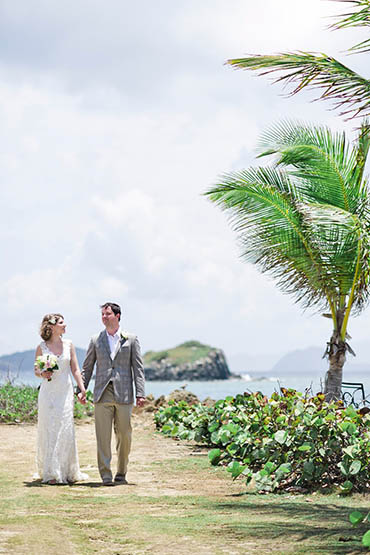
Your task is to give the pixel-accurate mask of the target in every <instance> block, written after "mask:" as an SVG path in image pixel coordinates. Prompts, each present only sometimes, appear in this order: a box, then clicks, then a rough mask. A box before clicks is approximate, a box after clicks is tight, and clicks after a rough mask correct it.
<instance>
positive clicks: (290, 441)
mask: <svg viewBox="0 0 370 555" xmlns="http://www.w3.org/2000/svg"><path fill="white" fill-rule="evenodd" d="M369 413H370V411H369V409H367V408H364V409H361V410H360V411H356V410H355V409H354V408H353V407H352V406H349V407H347V408H344V407H343V404H342V402H341V401H339V402H332V403H327V402H326V401H325V396H324V395H323V394H318V395H316V396H314V397H310V396H308V395H303V394H302V393H298V392H296V391H294V390H289V389H282V394H281V395H279V394H278V393H274V394H273V395H272V396H271V398H270V399H268V398H267V397H265V396H264V395H263V394H262V393H259V392H257V393H250V394H249V393H245V394H244V395H237V396H236V397H227V398H226V399H225V400H220V401H217V402H216V403H215V405H214V406H211V407H210V406H205V405H202V404H200V403H198V404H195V405H189V404H187V403H185V402H183V401H182V402H180V403H177V404H175V403H171V404H170V405H169V406H168V407H162V408H160V409H159V410H158V412H156V414H155V422H156V426H157V428H158V429H159V430H160V431H161V432H163V433H164V434H167V435H169V436H171V437H173V438H179V439H181V440H194V441H196V442H197V443H198V444H204V445H205V446H207V447H208V448H211V450H210V451H209V459H210V462H211V463H212V464H213V465H222V466H224V467H226V468H227V470H228V472H230V474H231V476H232V477H233V478H238V477H243V478H244V479H245V480H246V483H247V484H249V483H250V482H251V481H253V483H254V485H255V487H256V489H257V491H260V492H278V491H285V492H287V491H293V492H308V491H313V490H321V491H330V490H333V489H334V490H336V491H337V492H339V493H341V494H348V493H350V492H354V491H359V492H361V491H368V490H369V487H370V481H369V473H368V469H369V464H370V441H369V440H370V414H369Z"/></svg>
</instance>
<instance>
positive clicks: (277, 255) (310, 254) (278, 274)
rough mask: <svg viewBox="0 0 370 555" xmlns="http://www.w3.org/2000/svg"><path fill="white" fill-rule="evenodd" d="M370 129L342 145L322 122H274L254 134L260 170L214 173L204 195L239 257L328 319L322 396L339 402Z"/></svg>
mask: <svg viewBox="0 0 370 555" xmlns="http://www.w3.org/2000/svg"><path fill="white" fill-rule="evenodd" d="M369 148H370V126H369V124H368V123H367V122H363V124H362V127H361V129H360V130H359V133H358V136H357V138H356V141H355V142H354V144H353V145H352V146H351V145H350V144H349V143H348V140H347V138H346V136H345V134H344V133H333V132H331V131H330V130H329V129H328V128H326V127H315V126H309V125H300V124H294V123H289V122H284V123H282V124H279V125H277V126H275V127H273V128H272V129H270V130H269V131H267V132H266V133H265V134H264V136H263V137H262V140H261V144H260V157H262V156H274V163H273V164H272V165H270V166H261V167H257V168H253V167H252V168H249V169H246V170H243V171H238V172H233V173H229V174H226V175H224V176H223V178H222V179H221V181H220V183H218V184H217V185H215V186H214V187H212V188H211V189H210V190H209V191H207V192H206V193H205V194H206V195H207V196H208V197H209V198H210V200H211V201H212V202H214V203H216V204H218V205H219V206H220V207H221V208H222V209H224V210H226V211H227V213H228V214H229V216H230V218H231V223H232V225H233V227H234V229H235V230H236V231H237V232H238V234H239V238H240V240H241V245H242V254H243V257H244V259H245V260H246V261H247V262H252V263H253V264H256V266H257V267H258V268H259V270H260V271H261V272H263V273H267V274H269V275H271V276H273V277H274V278H275V279H276V280H277V286H278V287H279V288H280V289H281V290H282V291H283V292H285V293H289V294H291V295H293V297H294V299H295V302H298V303H300V304H301V305H302V306H303V307H304V308H308V307H312V308H315V309H316V310H320V311H322V310H324V311H325V314H324V316H326V317H329V318H331V319H332V323H333V333H332V335H331V338H330V341H329V342H328V344H327V351H326V354H327V356H328V359H329V369H328V372H327V375H326V384H325V393H326V396H327V399H328V400H332V399H339V398H340V393H341V383H342V369H343V365H344V362H345V359H346V353H347V351H350V352H352V350H351V348H350V346H349V344H348V342H347V338H348V334H347V328H348V320H349V316H350V314H359V313H360V312H361V311H362V310H363V308H364V307H365V306H366V304H367V301H368V299H369V294H370V258H369V254H370V236H369V232H370V195H369V187H368V180H367V178H366V177H365V176H364V167H365V163H366V158H367V155H368V152H369Z"/></svg>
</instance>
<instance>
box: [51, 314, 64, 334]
mask: <svg viewBox="0 0 370 555" xmlns="http://www.w3.org/2000/svg"><path fill="white" fill-rule="evenodd" d="M66 327H67V326H66V324H65V323H64V320H63V318H59V319H58V320H57V323H56V324H55V326H54V328H53V335H63V333H65V331H66Z"/></svg>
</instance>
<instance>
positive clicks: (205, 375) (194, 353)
mask: <svg viewBox="0 0 370 555" xmlns="http://www.w3.org/2000/svg"><path fill="white" fill-rule="evenodd" d="M144 367H145V378H146V379H147V380H150V381H154V380H158V381H165V380H180V381H181V380H188V381H195V380H200V381H201V380H204V381H206V380H228V379H230V378H233V377H235V376H233V375H232V374H231V372H230V370H229V367H228V365H227V362H226V358H225V355H224V353H223V351H222V350H221V349H215V348H214V347H210V346H209V345H203V344H202V343H200V342H199V341H186V342H185V343H182V344H181V345H178V346H177V347H174V348H173V349H168V350H166V351H148V352H147V353H145V354H144Z"/></svg>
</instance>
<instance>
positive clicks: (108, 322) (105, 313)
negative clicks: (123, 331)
mask: <svg viewBox="0 0 370 555" xmlns="http://www.w3.org/2000/svg"><path fill="white" fill-rule="evenodd" d="M101 319H102V321H103V324H104V326H105V327H106V328H111V329H114V328H118V327H119V314H117V315H116V314H114V312H113V310H112V309H111V307H110V306H107V308H103V309H102V311H101Z"/></svg>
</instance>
